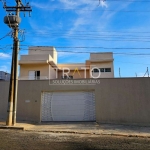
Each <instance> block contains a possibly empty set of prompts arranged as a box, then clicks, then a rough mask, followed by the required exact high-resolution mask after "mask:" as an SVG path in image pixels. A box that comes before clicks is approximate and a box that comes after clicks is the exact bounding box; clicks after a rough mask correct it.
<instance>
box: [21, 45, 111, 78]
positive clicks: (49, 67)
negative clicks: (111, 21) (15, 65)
mask: <svg viewBox="0 0 150 150" xmlns="http://www.w3.org/2000/svg"><path fill="white" fill-rule="evenodd" d="M113 60H114V59H113V53H111V52H108V53H91V54H90V59H89V60H86V61H85V63H70V64H58V63H57V51H56V49H55V48H54V47H41V46H40V47H30V48H29V52H28V55H22V56H21V58H20V61H19V65H20V79H21V80H39V79H68V77H69V79H83V78H93V77H95V78H96V77H99V78H114V66H113ZM99 71H100V72H101V73H100V74H99ZM68 72H69V73H68ZM63 73H64V74H65V75H64V74H63ZM67 73H68V74H67ZM99 75H100V76H99Z"/></svg>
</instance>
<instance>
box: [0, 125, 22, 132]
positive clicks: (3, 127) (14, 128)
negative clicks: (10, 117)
mask: <svg viewBox="0 0 150 150" xmlns="http://www.w3.org/2000/svg"><path fill="white" fill-rule="evenodd" d="M0 129H10V130H22V131H23V130H24V127H13V126H12V127H10V126H1V127H0Z"/></svg>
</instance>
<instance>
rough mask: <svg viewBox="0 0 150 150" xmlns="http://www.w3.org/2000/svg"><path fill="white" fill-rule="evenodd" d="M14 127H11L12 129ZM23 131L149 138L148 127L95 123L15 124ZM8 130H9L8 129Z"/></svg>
mask: <svg viewBox="0 0 150 150" xmlns="http://www.w3.org/2000/svg"><path fill="white" fill-rule="evenodd" d="M4 128H6V126H5V122H0V129H4ZM13 128H14V127H12V129H13ZM17 128H18V129H21V128H22V129H24V130H25V131H28V132H33V131H34V132H52V133H74V134H95V135H115V136H127V137H144V138H150V127H140V126H128V125H112V124H100V125H99V124H97V123H95V122H55V123H51V122H48V123H40V124H34V123H25V122H21V123H17V124H16V126H15V129H17ZM9 129H10V128H9Z"/></svg>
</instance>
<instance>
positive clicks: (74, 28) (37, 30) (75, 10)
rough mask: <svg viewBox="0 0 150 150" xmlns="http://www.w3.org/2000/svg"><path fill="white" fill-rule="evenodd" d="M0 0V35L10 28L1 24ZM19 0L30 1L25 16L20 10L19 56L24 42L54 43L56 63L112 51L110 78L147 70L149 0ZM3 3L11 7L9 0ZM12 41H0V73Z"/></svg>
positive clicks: (8, 62) (4, 68) (8, 61)
mask: <svg viewBox="0 0 150 150" xmlns="http://www.w3.org/2000/svg"><path fill="white" fill-rule="evenodd" d="M2 2H3V0H2V1H0V14H1V15H0V29H1V30H0V39H1V38H2V37H3V36H5V35H6V34H8V33H9V32H10V31H11V29H10V28H9V27H8V26H7V25H5V24H4V23H3V18H4V17H5V16H6V15H8V13H7V12H6V11H5V9H3V4H2ZM22 2H23V3H24V4H26V2H30V5H31V6H32V9H33V12H32V13H31V17H29V14H28V13H26V15H25V14H24V13H21V18H22V21H21V24H20V36H19V37H20V40H21V42H20V52H19V56H20V55H25V54H27V53H28V51H27V50H28V47H29V46H54V47H56V50H57V51H60V52H58V63H73V62H75V63H84V62H85V60H88V59H89V57H90V52H113V53H114V55H113V57H114V69H115V70H114V71H115V77H120V75H121V77H136V76H138V77H143V76H144V74H145V72H146V70H147V67H148V68H149V69H150V17H149V14H150V8H149V6H150V0H126V1H123V0H105V1H103V0H75V1H74V0H42V1H41V0H29V1H27V0H22ZM6 4H7V5H8V6H14V5H16V4H15V0H14V1H12V0H6ZM24 15H25V16H24ZM22 31H24V35H25V38H24V41H22V36H21V35H22ZM12 43H13V39H12V37H11V36H7V37H5V38H4V39H1V40H0V70H1V71H7V72H10V66H11V53H12ZM73 52H76V53H73ZM78 52H79V53H78ZM84 52H85V53H84ZM119 68H120V75H119ZM145 76H147V75H145Z"/></svg>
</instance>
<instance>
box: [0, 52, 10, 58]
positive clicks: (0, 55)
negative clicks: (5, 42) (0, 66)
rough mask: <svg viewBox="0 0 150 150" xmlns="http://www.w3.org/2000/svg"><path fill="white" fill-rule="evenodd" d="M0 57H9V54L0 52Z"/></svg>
mask: <svg viewBox="0 0 150 150" xmlns="http://www.w3.org/2000/svg"><path fill="white" fill-rule="evenodd" d="M1 58H10V55H9V54H6V53H0V59H1Z"/></svg>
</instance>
